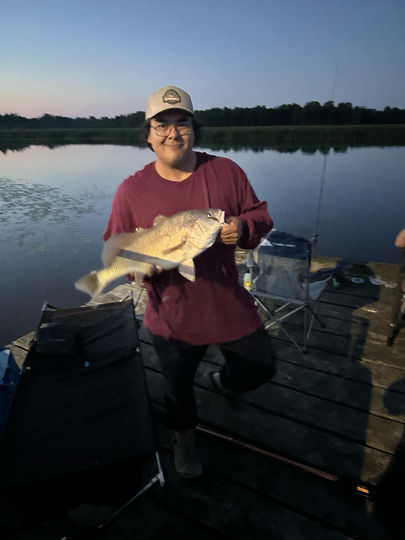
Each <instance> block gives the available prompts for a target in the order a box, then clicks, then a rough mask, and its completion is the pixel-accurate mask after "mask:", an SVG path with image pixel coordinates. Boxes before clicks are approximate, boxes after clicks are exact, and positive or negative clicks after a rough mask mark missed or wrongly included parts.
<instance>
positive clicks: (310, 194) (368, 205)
mask: <svg viewBox="0 0 405 540" xmlns="http://www.w3.org/2000/svg"><path fill="white" fill-rule="evenodd" d="M206 151H207V152H210V150H209V149H206ZM211 153H215V154H217V155H223V156H227V157H230V158H231V159H234V160H235V161H236V162H237V163H239V164H240V165H241V166H242V168H243V169H244V170H245V171H246V173H247V174H248V177H249V179H250V181H251V183H252V184H253V186H254V188H255V190H256V193H257V195H258V196H259V198H261V199H264V200H267V201H268V205H269V212H270V215H271V216H272V217H273V219H274V222H275V226H276V227H277V228H278V229H283V230H287V231H289V232H292V233H294V234H298V235H302V236H306V237H312V236H314V234H317V235H318V236H317V238H318V241H317V244H316V254H317V255H325V256H333V257H339V258H347V259H351V260H354V261H361V262H369V261H381V262H390V263H396V262H397V261H398V253H397V250H396V248H395V247H394V245H393V241H394V238H395V235H396V234H397V232H398V231H399V230H400V229H402V228H403V227H405V189H404V186H405V181H404V165H405V148H404V147H385V148H352V149H350V148H349V149H348V150H347V151H346V152H334V151H333V150H331V151H330V152H329V153H328V154H327V155H323V154H322V153H320V152H316V153H314V154H304V153H303V152H301V151H297V152H292V153H291V152H290V153H286V152H279V151H276V150H263V151H259V152H258V151H253V150H240V151H237V150H229V151H226V152H225V151H215V152H211ZM153 159H154V155H153V153H152V152H151V151H150V150H149V149H148V148H136V147H130V146H113V145H69V146H64V147H57V148H54V149H49V148H47V147H42V146H30V147H29V148H27V149H25V150H23V151H19V152H12V151H7V152H6V153H3V154H0V227H1V236H0V291H1V298H2V308H1V311H0V346H2V345H6V344H7V343H9V342H10V341H12V340H13V339H15V338H17V337H19V336H21V335H23V334H25V333H27V332H29V331H31V330H33V329H34V328H35V326H36V324H37V322H38V319H39V316H40V311H41V307H42V304H43V302H44V300H47V301H48V302H50V303H51V304H54V305H56V306H57V307H60V308H65V307H74V306H76V305H80V304H83V303H85V302H86V301H87V300H88V296H87V295H85V294H83V293H80V292H78V291H76V289H75V288H74V285H73V284H74V282H75V281H76V280H77V279H78V278H79V277H81V276H82V275H83V274H85V273H87V272H89V271H90V270H93V269H98V268H100V266H101V258H100V255H101V250H102V233H103V231H104V227H105V224H106V221H107V218H108V215H109V212H110V208H111V202H112V198H113V196H114V193H115V190H116V189H117V187H118V185H119V183H120V182H121V181H122V180H123V179H124V178H125V177H127V176H129V175H130V174H132V173H133V172H135V171H136V170H138V169H140V168H142V167H143V166H144V165H145V164H146V163H148V162H150V161H153ZM116 284H117V282H115V283H114V285H116Z"/></svg>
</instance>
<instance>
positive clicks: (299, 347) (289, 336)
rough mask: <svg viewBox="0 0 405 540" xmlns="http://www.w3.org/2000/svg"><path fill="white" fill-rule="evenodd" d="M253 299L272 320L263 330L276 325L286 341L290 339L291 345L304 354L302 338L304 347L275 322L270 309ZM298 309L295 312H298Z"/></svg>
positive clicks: (275, 319)
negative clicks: (285, 337)
mask: <svg viewBox="0 0 405 540" xmlns="http://www.w3.org/2000/svg"><path fill="white" fill-rule="evenodd" d="M254 299H255V302H256V304H258V305H259V306H260V307H261V308H262V309H263V311H264V312H265V313H266V314H268V315H269V316H270V318H271V320H272V322H270V323H267V324H265V325H264V328H265V329H266V330H267V329H268V328H270V326H273V325H274V324H276V325H277V326H278V327H279V329H280V330H282V331H283V332H284V334H285V335H286V336H287V337H288V339H290V340H291V341H292V343H293V344H294V345H295V346H296V347H297V349H299V350H300V351H301V352H305V338H304V347H301V346H300V345H299V344H298V343H297V341H296V340H295V339H294V337H293V336H292V335H291V334H289V333H288V332H287V330H286V329H285V328H284V327H283V325H282V324H281V323H280V322H279V321H278V320H277V318H276V317H275V315H274V313H273V311H272V310H271V309H269V308H267V307H266V306H265V305H264V304H263V302H262V301H261V300H259V298H257V297H256V296H255V297H254ZM298 309H301V307H300V308H298ZM298 309H297V310H295V311H298Z"/></svg>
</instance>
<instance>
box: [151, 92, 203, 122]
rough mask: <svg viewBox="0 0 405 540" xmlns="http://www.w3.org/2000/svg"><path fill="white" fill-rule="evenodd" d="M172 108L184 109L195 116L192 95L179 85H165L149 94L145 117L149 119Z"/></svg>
mask: <svg viewBox="0 0 405 540" xmlns="http://www.w3.org/2000/svg"><path fill="white" fill-rule="evenodd" d="M170 109H182V110H183V111H187V112H188V113H189V114H191V115H192V116H194V109H193V103H192V101H191V97H190V95H189V94H188V93H187V92H186V91H185V90H183V89H182V88H179V87H178V86H173V85H172V86H164V87H163V88H160V89H159V90H155V91H154V92H152V94H151V95H150V96H149V99H148V102H147V104H146V111H145V119H146V120H149V119H150V118H152V117H153V116H156V115H157V114H159V113H161V112H163V111H167V110H170Z"/></svg>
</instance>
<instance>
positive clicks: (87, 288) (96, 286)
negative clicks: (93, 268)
mask: <svg viewBox="0 0 405 540" xmlns="http://www.w3.org/2000/svg"><path fill="white" fill-rule="evenodd" d="M75 287H76V289H78V290H79V291H83V292H85V293H87V294H89V295H90V296H91V297H92V298H94V297H95V296H98V295H99V294H100V293H101V291H102V290H103V289H104V284H103V283H102V282H101V281H100V279H99V275H98V272H90V274H87V275H86V276H84V277H82V278H80V279H79V280H78V281H76V283H75Z"/></svg>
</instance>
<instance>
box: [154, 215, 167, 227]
mask: <svg viewBox="0 0 405 540" xmlns="http://www.w3.org/2000/svg"><path fill="white" fill-rule="evenodd" d="M166 219H167V216H160V215H159V216H156V217H155V219H154V220H153V224H152V227H157V226H158V225H161V224H162V223H163V222H164V221H165V220H166Z"/></svg>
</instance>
